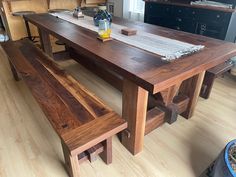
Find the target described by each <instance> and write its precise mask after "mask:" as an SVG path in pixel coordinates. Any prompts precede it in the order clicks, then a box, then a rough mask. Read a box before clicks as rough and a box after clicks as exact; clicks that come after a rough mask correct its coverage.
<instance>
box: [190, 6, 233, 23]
mask: <svg viewBox="0 0 236 177" xmlns="http://www.w3.org/2000/svg"><path fill="white" fill-rule="evenodd" d="M192 12H195V14H194V16H195V19H196V20H199V21H204V22H217V23H220V22H225V21H229V19H230V17H231V14H230V13H226V12H220V11H213V10H211V11H210V10H206V9H198V10H195V11H192Z"/></svg>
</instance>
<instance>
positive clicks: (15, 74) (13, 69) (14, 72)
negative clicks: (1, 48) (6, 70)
mask: <svg viewBox="0 0 236 177" xmlns="http://www.w3.org/2000/svg"><path fill="white" fill-rule="evenodd" d="M9 64H10V68H11V72H12V75H13V77H14V79H15V80H16V81H19V80H20V77H19V75H18V73H17V71H16V69H15V67H14V66H13V65H12V64H11V62H10V61H9Z"/></svg>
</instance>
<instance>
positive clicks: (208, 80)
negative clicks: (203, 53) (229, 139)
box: [200, 60, 234, 99]
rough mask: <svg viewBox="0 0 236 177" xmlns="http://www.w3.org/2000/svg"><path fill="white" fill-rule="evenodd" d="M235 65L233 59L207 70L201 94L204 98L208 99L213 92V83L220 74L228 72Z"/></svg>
mask: <svg viewBox="0 0 236 177" xmlns="http://www.w3.org/2000/svg"><path fill="white" fill-rule="evenodd" d="M233 66H234V64H233V62H232V61H231V60H228V61H226V62H224V63H222V64H219V65H217V66H215V67H213V68H211V69H209V70H207V71H206V74H205V77H204V80H203V83H202V88H201V92H200V96H201V97H202V98H205V99H208V98H209V97H210V94H211V90H212V87H213V83H214V81H215V79H216V78H217V77H219V76H220V75H222V74H224V73H226V72H227V71H229V70H230V69H232V68H233Z"/></svg>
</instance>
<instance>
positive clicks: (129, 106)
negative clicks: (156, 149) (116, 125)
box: [121, 80, 148, 155]
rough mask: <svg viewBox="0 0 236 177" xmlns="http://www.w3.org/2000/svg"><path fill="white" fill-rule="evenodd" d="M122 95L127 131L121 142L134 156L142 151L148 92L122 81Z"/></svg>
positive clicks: (123, 134) (123, 114)
mask: <svg viewBox="0 0 236 177" xmlns="http://www.w3.org/2000/svg"><path fill="white" fill-rule="evenodd" d="M122 93H123V98H122V102H123V103H122V104H123V105H122V116H123V118H124V119H125V120H126V121H127V122H128V129H127V131H125V132H122V140H121V141H122V144H123V145H124V146H125V147H126V148H127V149H128V150H129V151H130V152H131V153H132V154H134V155H135V154H137V153H139V152H141V151H142V149H143V141H144V133H145V125H146V113H147V102H148V91H146V90H144V89H143V88H141V87H139V86H137V85H136V84H134V83H133V82H131V81H128V80H124V83H123V92H122Z"/></svg>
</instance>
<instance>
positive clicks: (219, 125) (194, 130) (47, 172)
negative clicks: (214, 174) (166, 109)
mask: <svg viewBox="0 0 236 177" xmlns="http://www.w3.org/2000/svg"><path fill="white" fill-rule="evenodd" d="M61 64H62V65H63V66H64V67H65V68H67V69H68V70H69V71H70V72H71V73H73V75H75V76H76V77H77V78H78V79H79V80H80V81H81V82H82V83H83V84H84V85H86V86H87V87H88V88H89V89H90V90H91V91H93V92H94V93H95V94H97V95H98V96H99V97H101V98H102V99H103V100H104V101H105V102H106V103H107V104H109V105H110V107H112V108H113V109H114V110H115V111H117V112H118V113H121V94H120V93H119V92H118V91H117V90H115V89H114V88H112V87H111V86H110V85H109V84H107V83H105V82H104V81H103V80H101V79H99V78H97V77H96V76H94V75H92V74H91V73H89V72H88V71H86V70H85V69H84V68H82V67H81V66H79V65H78V64H76V63H75V62H73V61H68V62H62V63H61ZM235 130H236V82H235V80H234V79H232V78H231V79H230V78H228V77H227V78H224V79H217V81H216V83H215V85H214V88H213V93H212V95H211V98H210V99H209V100H203V99H200V100H199V102H198V105H197V109H196V112H195V115H194V116H193V118H192V119H191V120H186V119H184V118H182V117H180V116H179V118H178V121H177V122H176V123H175V124H173V125H168V124H164V125H163V126H162V127H160V128H159V129H157V130H155V131H153V132H152V133H150V134H149V135H148V136H146V137H145V146H144V150H143V152H142V153H140V154H138V155H137V156H132V155H131V154H130V153H129V152H128V151H127V150H126V149H125V148H124V147H123V146H122V145H121V143H120V142H119V141H118V139H117V137H114V138H113V142H114V143H113V163H112V164H111V165H109V166H107V165H105V164H104V163H103V161H102V160H101V159H100V158H98V160H97V161H95V162H94V163H92V164H90V163H84V164H82V165H81V176H82V177H95V176H97V177H194V176H199V175H200V174H201V173H202V171H204V170H205V168H206V167H207V166H208V165H209V164H210V163H211V162H212V161H213V160H214V159H215V158H216V157H217V155H218V154H219V152H220V151H221V149H222V148H223V147H224V146H225V144H226V143H227V142H228V141H230V140H232V139H234V138H236V131H235ZM63 161H64V159H63V155H62V150H61V146H60V141H59V139H58V137H57V135H56V134H55V133H54V131H53V129H52V128H51V126H50V125H49V123H48V122H47V120H46V118H45V116H44V114H43V113H42V111H41V110H40V108H39V106H38V105H37V103H36V102H35V101H34V99H33V97H32V96H31V94H30V92H29V90H28V89H27V87H26V86H25V85H24V83H23V82H15V81H14V80H13V77H12V75H11V73H10V69H9V66H8V63H7V60H6V56H5V54H4V53H3V52H2V49H1V50H0V177H66V176H67V173H66V172H65V169H64V166H63Z"/></svg>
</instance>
